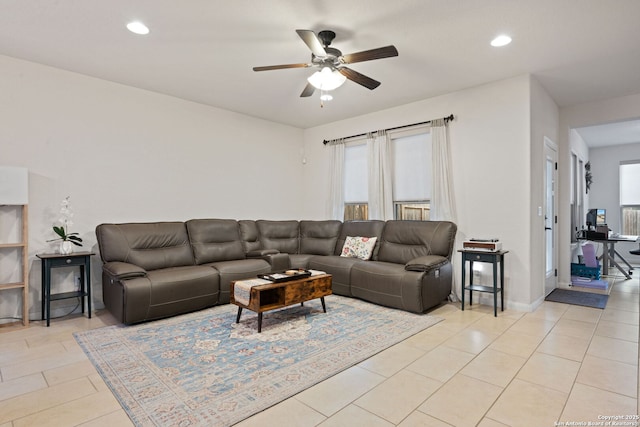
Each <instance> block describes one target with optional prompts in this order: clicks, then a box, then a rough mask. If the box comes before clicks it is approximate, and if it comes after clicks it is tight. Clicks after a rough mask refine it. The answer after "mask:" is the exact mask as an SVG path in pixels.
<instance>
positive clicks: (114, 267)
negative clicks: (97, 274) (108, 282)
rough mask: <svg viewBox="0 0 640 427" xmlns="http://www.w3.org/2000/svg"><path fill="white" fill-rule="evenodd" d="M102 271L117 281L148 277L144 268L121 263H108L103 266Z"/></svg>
mask: <svg viewBox="0 0 640 427" xmlns="http://www.w3.org/2000/svg"><path fill="white" fill-rule="evenodd" d="M102 269H103V270H104V272H105V273H107V274H108V275H109V276H111V277H113V278H114V279H116V280H122V279H133V278H134V277H146V275H147V270H145V269H144V268H142V267H138V266H137V265H134V264H129V263H127V262H120V261H114V262H107V263H105V264H104V265H103V266H102Z"/></svg>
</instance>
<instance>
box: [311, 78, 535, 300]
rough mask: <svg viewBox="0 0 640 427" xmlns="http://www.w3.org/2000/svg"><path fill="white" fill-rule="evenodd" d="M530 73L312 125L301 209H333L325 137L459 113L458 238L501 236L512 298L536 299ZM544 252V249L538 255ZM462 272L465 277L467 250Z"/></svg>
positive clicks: (453, 131)
mask: <svg viewBox="0 0 640 427" xmlns="http://www.w3.org/2000/svg"><path fill="white" fill-rule="evenodd" d="M530 86H531V83H530V78H529V76H526V75H523V76H519V77H515V78H511V79H507V80H503V81H500V82H496V83H491V84H487V85H484V86H479V87H475V88H471V89H467V90H463V91H459V92H454V93H450V94H447V95H443V96H439V97H435V98H431V99H427V100H423V101H419V102H415V103H411V104H407V105H404V106H401V107H397V108H392V109H388V110H383V111H379V112H376V113H372V114H368V115H364V116H360V117H355V118H352V119H348V120H343V121H340V122H336V123H331V124H330V125H325V126H318V127H315V128H311V129H307V130H305V133H304V150H305V153H304V154H305V156H306V158H307V164H306V165H305V167H304V187H305V188H308V189H312V190H313V191H309V192H307V197H306V199H305V203H304V211H303V213H302V215H303V217H305V218H325V217H327V216H328V215H329V210H328V200H329V175H328V174H329V169H330V158H329V157H330V156H329V149H328V148H327V147H325V146H324V145H323V144H322V141H323V140H324V139H332V138H339V137H344V136H348V135H353V134H358V133H362V132H367V131H372V130H376V129H380V128H388V127H393V126H400V125H404V124H410V123H415V122H421V121H424V120H429V119H432V118H439V117H445V116H448V115H449V114H451V113H453V114H454V115H455V120H454V121H453V122H451V123H450V124H449V136H450V143H451V149H452V150H451V152H452V157H453V181H454V187H455V193H456V198H455V200H456V204H457V211H458V220H457V221H456V222H457V224H458V239H457V240H458V244H457V245H456V249H459V248H460V247H461V245H460V243H459V242H460V241H462V240H464V239H468V238H471V237H497V238H499V239H500V240H501V241H502V242H503V246H504V248H505V249H508V250H509V251H510V252H509V253H508V254H507V255H506V258H505V278H506V285H505V286H506V291H505V301H506V302H507V305H508V306H511V307H514V308H520V309H525V310H526V309H529V308H530V304H531V302H532V301H531V292H530V287H531V271H530V265H531V257H532V254H531V249H530V240H531V238H530V232H529V230H530V226H529V222H530V219H531V212H530V210H531V209H530V206H531V204H532V202H531V200H530V194H529V193H530V177H531V173H530V155H531V154H530V139H531V133H530V109H529V100H530ZM536 256H537V255H536ZM454 260H455V274H456V276H457V278H456V280H457V285H456V286H457V287H458V288H459V280H460V273H459V269H460V255H459V254H458V253H457V252H456V253H455V256H454Z"/></svg>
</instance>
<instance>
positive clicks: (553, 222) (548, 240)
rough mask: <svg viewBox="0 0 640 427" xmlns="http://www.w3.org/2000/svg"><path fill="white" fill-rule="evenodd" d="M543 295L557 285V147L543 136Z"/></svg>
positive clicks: (547, 293)
mask: <svg viewBox="0 0 640 427" xmlns="http://www.w3.org/2000/svg"><path fill="white" fill-rule="evenodd" d="M544 158H545V161H544V193H545V194H544V206H543V212H544V248H545V280H544V296H547V295H549V294H550V293H551V291H553V290H554V289H555V288H556V287H557V286H558V250H557V248H558V232H557V227H558V204H557V201H556V196H557V188H558V147H557V145H556V144H555V143H554V142H553V141H551V140H550V139H549V138H547V137H546V136H545V137H544Z"/></svg>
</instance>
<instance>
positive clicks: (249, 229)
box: [238, 219, 262, 253]
mask: <svg viewBox="0 0 640 427" xmlns="http://www.w3.org/2000/svg"><path fill="white" fill-rule="evenodd" d="M238 225H239V226H240V238H241V239H242V245H243V246H244V251H245V252H247V253H249V252H252V251H257V250H260V249H262V246H261V244H260V232H259V231H258V226H257V225H256V222H255V221H253V220H250V219H241V220H240V221H238Z"/></svg>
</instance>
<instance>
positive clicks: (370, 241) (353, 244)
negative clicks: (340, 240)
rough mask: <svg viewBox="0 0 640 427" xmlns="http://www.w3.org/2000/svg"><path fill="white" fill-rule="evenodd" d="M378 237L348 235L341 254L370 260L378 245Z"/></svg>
mask: <svg viewBox="0 0 640 427" xmlns="http://www.w3.org/2000/svg"><path fill="white" fill-rule="evenodd" d="M377 239H378V238H377V237H359V236H357V237H351V236H347V238H346V240H345V241H344V246H342V253H341V254H340V256H344V257H351V258H360V259H363V260H368V259H369V258H371V255H373V248H374V247H375V246H376V240H377Z"/></svg>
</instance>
